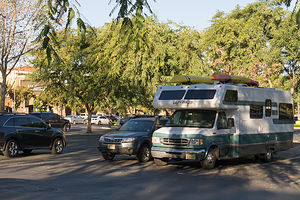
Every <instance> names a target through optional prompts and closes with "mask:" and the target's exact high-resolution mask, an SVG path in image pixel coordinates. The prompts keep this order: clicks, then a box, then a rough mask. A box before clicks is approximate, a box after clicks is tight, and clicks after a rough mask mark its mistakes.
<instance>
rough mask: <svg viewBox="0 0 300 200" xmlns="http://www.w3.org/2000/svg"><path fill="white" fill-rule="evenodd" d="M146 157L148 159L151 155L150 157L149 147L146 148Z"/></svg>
mask: <svg viewBox="0 0 300 200" xmlns="http://www.w3.org/2000/svg"><path fill="white" fill-rule="evenodd" d="M143 155H144V158H145V159H148V158H149V157H150V151H149V149H148V148H145V150H144V154H143Z"/></svg>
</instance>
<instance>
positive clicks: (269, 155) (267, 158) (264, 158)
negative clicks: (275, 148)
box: [261, 150, 273, 162]
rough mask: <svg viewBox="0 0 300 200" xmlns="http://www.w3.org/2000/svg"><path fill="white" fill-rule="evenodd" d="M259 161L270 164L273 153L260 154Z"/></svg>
mask: <svg viewBox="0 0 300 200" xmlns="http://www.w3.org/2000/svg"><path fill="white" fill-rule="evenodd" d="M261 160H262V161H263V162H271V161H272V160H273V152H272V151H271V150H269V151H267V153H265V154H262V156H261Z"/></svg>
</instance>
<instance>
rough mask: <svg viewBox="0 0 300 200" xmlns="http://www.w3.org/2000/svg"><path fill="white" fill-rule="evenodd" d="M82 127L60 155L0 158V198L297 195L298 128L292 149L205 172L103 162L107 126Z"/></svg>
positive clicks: (189, 166)
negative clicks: (102, 137) (100, 140)
mask: <svg viewBox="0 0 300 200" xmlns="http://www.w3.org/2000/svg"><path fill="white" fill-rule="evenodd" d="M85 128H86V125H74V126H73V127H72V128H71V130H70V132H68V133H67V134H66V135H67V143H68V144H67V147H66V148H65V150H64V153H63V154H61V155H53V154H50V151H47V150H38V151H33V152H32V153H31V154H30V155H24V154H20V155H19V156H18V157H17V158H13V159H8V158H5V157H4V156H0V182H1V184H0V199H161V200H162V199H231V200H232V199H272V200H273V199H285V200H288V199H299V195H300V129H299V130H295V134H294V148H293V149H290V150H288V151H285V152H279V153H278V154H277V155H276V156H275V160H274V162H271V163H260V162H258V161H255V160H254V159H251V158H249V159H239V160H227V161H220V162H219V163H218V165H217V167H216V168H215V169H213V170H203V169H201V167H200V165H199V164H198V163H194V162H172V163H170V164H169V165H168V166H164V167H158V166H156V165H155V164H153V162H152V161H151V162H148V163H145V164H141V163H139V162H138V161H137V160H136V159H135V157H129V156H117V157H116V158H115V160H114V161H105V160H104V159H103V158H102V156H101V154H100V153H99V151H98V150H97V148H96V147H97V139H98V138H99V136H100V135H101V134H103V133H105V132H108V131H111V129H110V128H108V127H104V126H94V125H93V131H94V132H93V133H92V134H86V133H85Z"/></svg>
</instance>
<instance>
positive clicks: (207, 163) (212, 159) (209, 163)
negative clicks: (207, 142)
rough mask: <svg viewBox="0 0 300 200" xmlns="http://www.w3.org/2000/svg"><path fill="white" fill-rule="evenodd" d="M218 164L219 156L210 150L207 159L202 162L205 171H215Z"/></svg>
mask: <svg viewBox="0 0 300 200" xmlns="http://www.w3.org/2000/svg"><path fill="white" fill-rule="evenodd" d="M216 162H217V156H216V153H215V150H213V149H210V150H209V151H208V153H207V156H206V158H205V159H204V160H203V161H201V165H202V168H203V169H213V168H214V167H215V165H216Z"/></svg>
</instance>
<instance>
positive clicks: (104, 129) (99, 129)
mask: <svg viewBox="0 0 300 200" xmlns="http://www.w3.org/2000/svg"><path fill="white" fill-rule="evenodd" d="M118 128H119V126H111V128H109V127H108V126H105V125H101V126H98V125H92V132H91V133H87V132H86V130H87V126H86V125H77V124H76V125H73V126H71V129H70V130H69V131H68V132H65V135H66V136H68V135H85V136H101V135H104V134H106V133H109V132H112V131H115V130H117V129H118Z"/></svg>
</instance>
